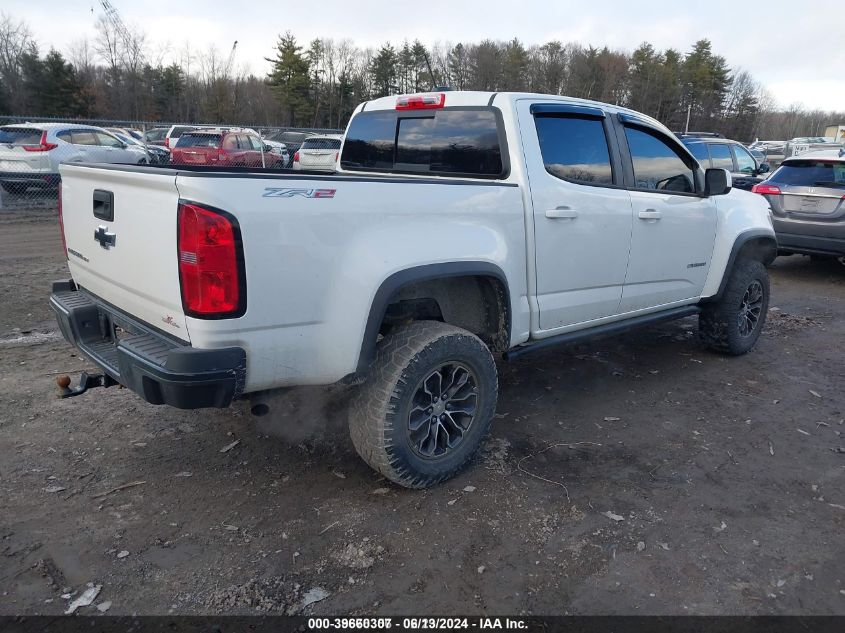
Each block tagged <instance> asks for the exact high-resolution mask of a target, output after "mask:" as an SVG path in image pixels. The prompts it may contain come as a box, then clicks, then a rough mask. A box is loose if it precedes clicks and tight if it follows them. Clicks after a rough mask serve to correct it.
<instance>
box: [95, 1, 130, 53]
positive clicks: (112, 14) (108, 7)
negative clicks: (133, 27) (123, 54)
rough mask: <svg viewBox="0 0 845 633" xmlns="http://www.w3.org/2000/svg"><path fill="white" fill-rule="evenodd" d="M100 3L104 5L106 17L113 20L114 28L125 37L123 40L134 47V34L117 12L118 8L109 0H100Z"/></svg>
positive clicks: (110, 20)
mask: <svg viewBox="0 0 845 633" xmlns="http://www.w3.org/2000/svg"><path fill="white" fill-rule="evenodd" d="M100 4H101V5H102V7H103V11H105V13H106V19H107V20H108V21H109V22H111V25H112V26H113V27H114V30H115V31H117V33H118V35H120V37H122V38H123V42H124V43H125V44H126V46H128V47H129V48H132V35H131V34H130V33H129V29H127V28H126V25H125V24H124V23H123V20H122V19H121V18H120V14H119V13H118V12H117V9H115V8H114V7H113V6H112V4H111V2H109V0H100Z"/></svg>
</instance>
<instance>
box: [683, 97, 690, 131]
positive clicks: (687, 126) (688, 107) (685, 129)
mask: <svg viewBox="0 0 845 633" xmlns="http://www.w3.org/2000/svg"><path fill="white" fill-rule="evenodd" d="M691 112H692V104H691V103H690V104H689V105H688V106H687V124H686V126H684V134H689V115H690V113H691Z"/></svg>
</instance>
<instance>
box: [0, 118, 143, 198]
mask: <svg viewBox="0 0 845 633" xmlns="http://www.w3.org/2000/svg"><path fill="white" fill-rule="evenodd" d="M150 162H153V161H152V159H151V156H150V155H149V154H148V153H147V151H146V150H145V148H144V146H143V144H140V143H137V142H129V140H128V138H127V139H125V140H124V139H121V138H119V137H118V136H116V135H115V134H113V133H111V132H109V131H108V130H105V129H103V128H99V127H96V126H92V125H79V124H73V123H16V124H12V125H4V126H0V186H2V188H3V189H4V190H6V191H7V192H9V193H22V192H24V191H26V190H27V189H29V188H31V187H36V188H39V189H44V188H55V187H56V186H57V185H58V183H59V164H61V163H128V164H134V165H145V164H148V163H150Z"/></svg>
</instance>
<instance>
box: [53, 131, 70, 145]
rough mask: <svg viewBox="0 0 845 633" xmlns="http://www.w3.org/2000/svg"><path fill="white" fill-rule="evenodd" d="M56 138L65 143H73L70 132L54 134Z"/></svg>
mask: <svg viewBox="0 0 845 633" xmlns="http://www.w3.org/2000/svg"><path fill="white" fill-rule="evenodd" d="M56 138H60V139H62V140H63V141H64V142H65V143H73V138H72V136H71V132H70V130H62V131H61V132H57V133H56Z"/></svg>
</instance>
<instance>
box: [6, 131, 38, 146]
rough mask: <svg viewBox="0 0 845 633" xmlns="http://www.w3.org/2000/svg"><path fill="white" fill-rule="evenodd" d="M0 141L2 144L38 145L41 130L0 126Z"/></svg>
mask: <svg viewBox="0 0 845 633" xmlns="http://www.w3.org/2000/svg"><path fill="white" fill-rule="evenodd" d="M0 143H2V144H4V145H38V144H39V143H41V130H36V129H30V128H26V129H24V128H20V127H0Z"/></svg>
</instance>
